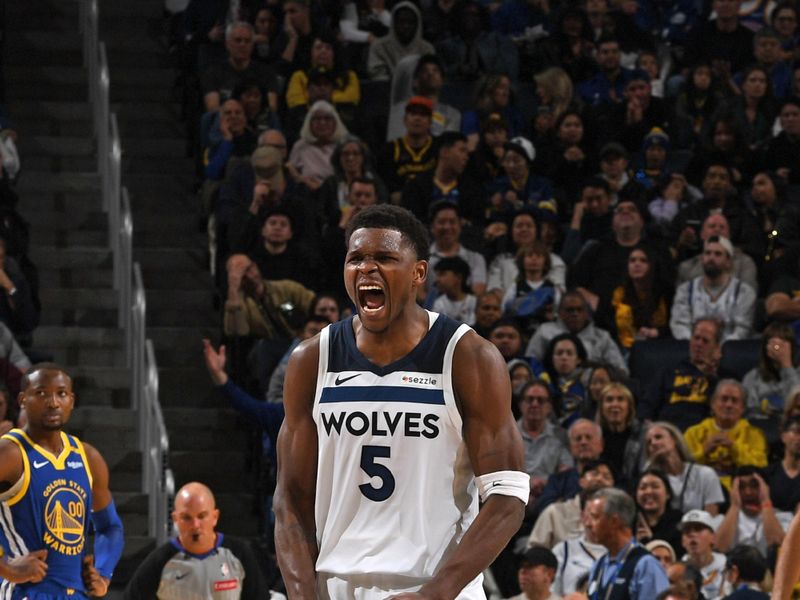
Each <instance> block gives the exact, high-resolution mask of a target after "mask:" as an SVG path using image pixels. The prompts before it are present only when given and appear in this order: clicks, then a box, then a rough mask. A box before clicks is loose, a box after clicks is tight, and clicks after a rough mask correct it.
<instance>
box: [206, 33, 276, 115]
mask: <svg viewBox="0 0 800 600" xmlns="http://www.w3.org/2000/svg"><path fill="white" fill-rule="evenodd" d="M253 37H254V31H253V26H252V25H250V23H246V22H243V21H238V22H235V23H231V24H230V25H228V26H227V28H226V29H225V49H226V51H227V58H226V59H225V61H223V62H220V63H217V64H214V65H212V66H211V67H209V68H208V70H207V71H206V72H205V73H203V74H202V88H203V103H204V106H205V109H206V111H209V112H215V111H217V110H219V108H220V107H221V106H222V103H223V102H225V101H226V100H229V99H230V98H232V97H233V91H234V89H235V88H236V86H237V85H238V84H240V83H241V82H243V81H245V80H249V79H254V80H255V81H257V82H258V83H259V84H260V85H261V86H263V87H265V88H266V89H267V104H268V105H269V108H270V110H271V111H273V112H276V111H277V110H278V93H277V90H278V83H277V80H276V78H275V74H274V73H273V72H272V70H271V69H270V68H269V67H267V66H266V65H264V64H263V63H261V62H256V61H253V60H252V55H253V43H254V42H253Z"/></svg>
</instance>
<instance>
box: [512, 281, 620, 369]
mask: <svg viewBox="0 0 800 600" xmlns="http://www.w3.org/2000/svg"><path fill="white" fill-rule="evenodd" d="M565 332H569V333H573V334H575V335H577V336H578V337H579V338H580V340H581V343H582V344H583V346H584V348H585V349H586V356H587V358H588V359H589V360H597V361H605V362H608V363H610V364H611V365H613V366H614V367H616V368H618V369H619V370H620V371H622V372H623V373H627V372H628V367H627V365H626V364H625V360H624V359H623V358H622V354H621V353H620V351H619V348H617V345H616V344H615V343H614V340H612V339H611V336H610V335H609V333H608V332H607V331H604V330H602V329H600V328H598V327H596V326H595V325H594V323H592V320H591V317H590V316H589V307H588V306H587V304H586V301H585V300H584V299H583V296H582V295H581V294H580V293H579V292H576V291H569V292H566V293H565V294H564V295H563V296H562V297H561V303H560V304H559V305H558V319H557V320H556V321H555V322H554V323H544V324H542V325H541V326H540V327H539V328H538V329H537V330H536V333H535V334H534V336H533V337H532V338H531V341H530V342H529V343H528V347H527V349H526V350H525V355H526V356H535V357H536V358H538V359H540V360H541V359H543V358H544V355H545V350H546V349H547V345H548V344H549V343H550V340H552V339H553V338H554V337H555V336H556V335H558V334H560V333H565Z"/></svg>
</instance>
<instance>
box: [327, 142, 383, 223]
mask: <svg viewBox="0 0 800 600" xmlns="http://www.w3.org/2000/svg"><path fill="white" fill-rule="evenodd" d="M331 166H332V167H333V175H331V176H330V177H328V178H327V179H326V180H325V181H323V182H322V185H321V186H320V188H319V191H318V192H317V204H318V205H319V207H320V209H321V210H322V214H323V223H324V226H325V227H328V228H332V227H342V229H343V228H344V227H343V226H342V223H341V221H342V220H343V219H349V218H350V217H349V216H348V215H347V213H348V212H349V211H350V210H352V208H353V205H352V204H351V203H350V196H351V192H350V187H351V186H352V184H353V182H354V181H355V180H356V179H369V180H372V181H373V184H374V187H375V192H376V201H378V202H386V201H387V200H388V199H389V194H388V192H387V191H386V187H385V186H384V185H383V181H382V180H381V179H379V178H378V176H377V174H376V172H375V163H374V160H373V157H372V153H371V152H370V150H369V147H368V146H367V145H366V144H365V143H364V142H363V141H362V140H361V139H360V138H358V137H356V136H353V135H347V136H345V137H343V138H342V139H341V140H339V142H338V143H337V144H336V148H335V149H334V151H333V154H332V155H331Z"/></svg>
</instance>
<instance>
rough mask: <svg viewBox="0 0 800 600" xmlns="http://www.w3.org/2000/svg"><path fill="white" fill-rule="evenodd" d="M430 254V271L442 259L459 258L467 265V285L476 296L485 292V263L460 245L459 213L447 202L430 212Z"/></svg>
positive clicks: (434, 207) (439, 204)
mask: <svg viewBox="0 0 800 600" xmlns="http://www.w3.org/2000/svg"><path fill="white" fill-rule="evenodd" d="M430 221H431V236H432V237H433V243H432V244H431V253H430V259H429V260H428V264H429V266H430V268H431V269H435V268H436V263H437V262H438V261H440V260H442V259H443V258H446V257H451V256H459V257H461V258H462V259H464V260H465V261H466V263H467V264H468V265H469V272H470V277H469V280H468V281H467V283H468V284H469V287H470V290H471V291H472V293H473V294H475V295H476V296H477V295H479V294H482V293H483V292H484V291H486V261H485V260H484V258H483V256H482V255H481V254H479V253H478V252H474V251H472V250H468V249H467V248H465V247H464V246H463V245H462V244H461V241H460V240H461V213H460V211H459V209H458V207H457V206H456V205H454V204H451V203H449V202H439V203H437V204H434V205H433V206H431V211H430Z"/></svg>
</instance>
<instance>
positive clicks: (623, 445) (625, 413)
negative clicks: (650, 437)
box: [596, 382, 642, 487]
mask: <svg viewBox="0 0 800 600" xmlns="http://www.w3.org/2000/svg"><path fill="white" fill-rule="evenodd" d="M596 418H597V423H598V424H599V425H600V427H601V429H602V430H603V454H602V455H601V458H603V459H604V460H607V461H608V462H609V463H610V464H611V465H612V466H613V467H614V472H615V473H617V477H618V479H617V484H618V485H619V486H620V487H625V485H627V484H630V483H631V482H633V480H634V478H635V476H636V472H637V470H638V466H639V465H638V459H639V455H640V454H641V450H642V439H641V434H642V427H641V425H640V423H639V420H638V419H637V418H636V400H635V399H634V397H633V393H632V392H631V391H630V389H628V386H626V385H625V384H624V383H619V382H612V383H609V384H608V385H606V386H605V387H604V388H603V391H602V392H601V396H600V405H599V406H598V410H597V417H596Z"/></svg>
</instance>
